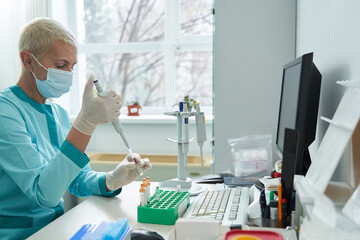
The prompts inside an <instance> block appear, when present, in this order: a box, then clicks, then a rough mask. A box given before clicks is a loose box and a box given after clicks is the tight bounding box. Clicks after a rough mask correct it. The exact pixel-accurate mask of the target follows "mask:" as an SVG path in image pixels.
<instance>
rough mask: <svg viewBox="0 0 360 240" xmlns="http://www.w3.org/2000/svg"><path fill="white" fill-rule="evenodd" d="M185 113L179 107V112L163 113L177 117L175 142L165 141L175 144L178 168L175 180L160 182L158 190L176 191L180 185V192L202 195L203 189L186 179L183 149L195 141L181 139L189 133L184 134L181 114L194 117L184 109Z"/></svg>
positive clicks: (185, 155) (185, 156)
mask: <svg viewBox="0 0 360 240" xmlns="http://www.w3.org/2000/svg"><path fill="white" fill-rule="evenodd" d="M183 104H186V103H183ZM185 111H186V112H183V111H182V107H180V111H174V112H165V113H164V114H165V115H169V116H175V117H177V130H178V134H177V140H174V139H171V138H167V140H168V141H170V142H173V143H177V145H178V166H177V178H174V179H170V180H167V181H164V182H162V183H161V184H160V188H161V189H163V190H175V191H176V190H178V185H180V186H181V190H182V191H188V192H189V193H190V195H191V196H195V195H198V194H200V193H202V192H203V191H204V189H203V187H201V186H200V185H192V184H191V179H190V178H188V177H187V154H184V152H183V149H184V145H185V144H187V146H188V144H189V143H192V142H195V141H196V139H194V138H191V139H187V140H184V138H183V134H187V136H189V134H188V132H186V131H189V129H188V128H187V129H186V130H185V133H184V129H183V127H182V125H183V124H182V120H184V118H183V114H188V116H189V117H190V116H194V115H195V113H194V112H187V108H186V107H185ZM185 147H186V146H185Z"/></svg>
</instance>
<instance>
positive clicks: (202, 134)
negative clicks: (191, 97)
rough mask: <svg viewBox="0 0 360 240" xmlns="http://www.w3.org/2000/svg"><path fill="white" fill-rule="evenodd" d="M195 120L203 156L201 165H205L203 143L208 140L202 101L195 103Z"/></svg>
mask: <svg viewBox="0 0 360 240" xmlns="http://www.w3.org/2000/svg"><path fill="white" fill-rule="evenodd" d="M195 110H196V113H195V121H196V135H197V138H196V139H197V143H198V145H199V148H200V156H201V167H204V157H203V149H202V147H203V145H204V142H205V141H206V128H205V114H204V112H201V111H200V103H196V104H195Z"/></svg>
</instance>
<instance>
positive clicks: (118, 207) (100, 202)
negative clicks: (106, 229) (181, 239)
mask: <svg viewBox="0 0 360 240" xmlns="http://www.w3.org/2000/svg"><path fill="white" fill-rule="evenodd" d="M157 184H158V183H152V186H151V188H153V186H156V185H157ZM139 187H140V182H132V183H130V184H129V185H127V186H125V187H123V190H122V192H121V193H120V194H119V195H118V196H116V197H113V198H107V197H101V196H92V197H90V198H89V199H87V200H86V201H84V202H82V203H80V204H79V205H77V206H75V207H74V208H72V209H71V210H70V211H68V212H66V213H65V214H64V215H63V216H61V217H59V218H58V219H56V220H55V221H53V222H51V223H50V224H49V225H47V226H46V227H44V228H43V229H41V230H39V231H38V232H36V233H35V234H33V235H32V236H31V237H30V238H29V239H52V240H57V239H59V240H60V239H61V240H63V239H70V238H71V237H72V236H73V235H74V234H75V233H76V232H77V231H78V230H79V229H80V228H81V227H82V226H83V225H84V224H89V223H90V224H99V223H101V222H102V221H116V220H117V219H119V218H127V219H128V223H129V225H130V226H131V228H133V229H134V228H144V229H151V230H153V231H156V232H158V233H159V234H160V235H162V236H163V237H164V238H165V239H167V238H168V236H169V234H170V231H171V230H172V229H173V228H174V227H175V225H170V226H169V225H158V224H147V223H138V222H137V206H138V204H139V199H140V198H139Z"/></svg>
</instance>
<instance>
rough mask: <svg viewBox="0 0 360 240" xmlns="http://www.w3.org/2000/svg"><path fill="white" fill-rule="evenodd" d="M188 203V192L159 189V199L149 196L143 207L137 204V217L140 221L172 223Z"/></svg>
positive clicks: (181, 213)
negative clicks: (148, 200)
mask: <svg viewBox="0 0 360 240" xmlns="http://www.w3.org/2000/svg"><path fill="white" fill-rule="evenodd" d="M189 205H190V193H189V192H181V193H178V192H176V191H163V190H160V199H159V200H156V198H155V195H153V196H151V198H150V202H149V203H148V204H147V205H145V206H144V207H142V206H138V209H137V219H138V222H140V223H153V224H163V225H174V224H175V222H176V220H177V219H178V217H179V216H180V217H181V216H182V215H183V214H184V212H185V211H186V209H187V208H188V206H189Z"/></svg>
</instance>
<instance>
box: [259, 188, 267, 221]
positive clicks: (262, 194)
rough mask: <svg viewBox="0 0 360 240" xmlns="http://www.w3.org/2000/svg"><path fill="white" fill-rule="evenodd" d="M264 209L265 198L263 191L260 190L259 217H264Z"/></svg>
mask: <svg viewBox="0 0 360 240" xmlns="http://www.w3.org/2000/svg"><path fill="white" fill-rule="evenodd" d="M265 207H266V197H265V190H262V191H261V193H260V210H261V217H265V216H264V215H265V214H264V213H265Z"/></svg>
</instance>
